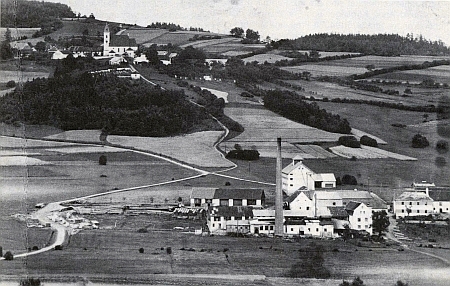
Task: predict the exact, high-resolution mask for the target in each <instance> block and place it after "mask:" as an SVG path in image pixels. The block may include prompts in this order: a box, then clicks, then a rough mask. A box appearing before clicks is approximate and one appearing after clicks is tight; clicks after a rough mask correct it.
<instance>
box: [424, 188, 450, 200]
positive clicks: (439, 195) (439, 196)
mask: <svg viewBox="0 0 450 286" xmlns="http://www.w3.org/2000/svg"><path fill="white" fill-rule="evenodd" d="M428 194H429V195H430V197H431V198H432V199H433V200H435V201H450V190H449V189H439V190H437V189H436V190H430V191H429V192H428Z"/></svg>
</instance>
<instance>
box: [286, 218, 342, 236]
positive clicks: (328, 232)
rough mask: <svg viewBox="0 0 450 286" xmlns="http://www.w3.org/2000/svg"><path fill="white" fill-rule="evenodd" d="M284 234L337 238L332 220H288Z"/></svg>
mask: <svg viewBox="0 0 450 286" xmlns="http://www.w3.org/2000/svg"><path fill="white" fill-rule="evenodd" d="M284 233H285V234H287V235H301V236H309V237H329V238H331V237H335V236H336V235H335V234H334V226H333V222H332V221H331V220H329V221H327V220H319V219H305V220H286V221H285V223H284Z"/></svg>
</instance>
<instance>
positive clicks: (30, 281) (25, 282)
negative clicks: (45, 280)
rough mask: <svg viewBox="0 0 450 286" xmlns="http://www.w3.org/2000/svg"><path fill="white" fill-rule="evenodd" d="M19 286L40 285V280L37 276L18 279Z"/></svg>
mask: <svg viewBox="0 0 450 286" xmlns="http://www.w3.org/2000/svg"><path fill="white" fill-rule="evenodd" d="M19 285H20V286H39V285H41V280H39V278H27V279H21V280H20V284H19Z"/></svg>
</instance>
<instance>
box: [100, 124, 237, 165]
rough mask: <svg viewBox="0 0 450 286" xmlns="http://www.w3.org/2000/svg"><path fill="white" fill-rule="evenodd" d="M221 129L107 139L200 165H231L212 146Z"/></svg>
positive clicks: (113, 142)
mask: <svg viewBox="0 0 450 286" xmlns="http://www.w3.org/2000/svg"><path fill="white" fill-rule="evenodd" d="M222 135H223V132H222V131H205V132H197V133H192V134H187V135H184V136H175V137H171V138H170V139H168V138H150V137H130V136H108V141H109V142H110V143H112V144H117V145H120V146H124V147H131V148H137V149H140V150H146V151H151V152H153V153H156V154H162V155H165V156H169V157H171V158H175V159H177V160H180V161H183V162H186V163H188V164H193V165H196V166H200V167H219V168H220V167H231V166H232V164H231V163H230V162H229V161H228V160H226V159H225V158H223V156H222V154H221V153H219V152H218V151H217V150H215V148H214V147H213V146H214V144H215V143H216V142H217V140H218V139H219V138H220V137H221V136H222Z"/></svg>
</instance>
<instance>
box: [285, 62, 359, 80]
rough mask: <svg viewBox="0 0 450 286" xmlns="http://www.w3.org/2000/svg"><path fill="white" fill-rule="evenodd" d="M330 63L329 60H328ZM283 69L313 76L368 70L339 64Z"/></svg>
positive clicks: (337, 74)
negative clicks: (308, 73)
mask: <svg viewBox="0 0 450 286" xmlns="http://www.w3.org/2000/svg"><path fill="white" fill-rule="evenodd" d="M328 63H329V62H328ZM281 69H282V70H285V71H288V72H292V73H302V72H305V71H307V72H310V73H311V76H313V77H320V76H326V75H328V76H349V75H353V74H362V73H365V72H367V69H366V68H363V67H352V66H338V65H331V64H329V65H318V64H311V65H301V66H292V67H281Z"/></svg>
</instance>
